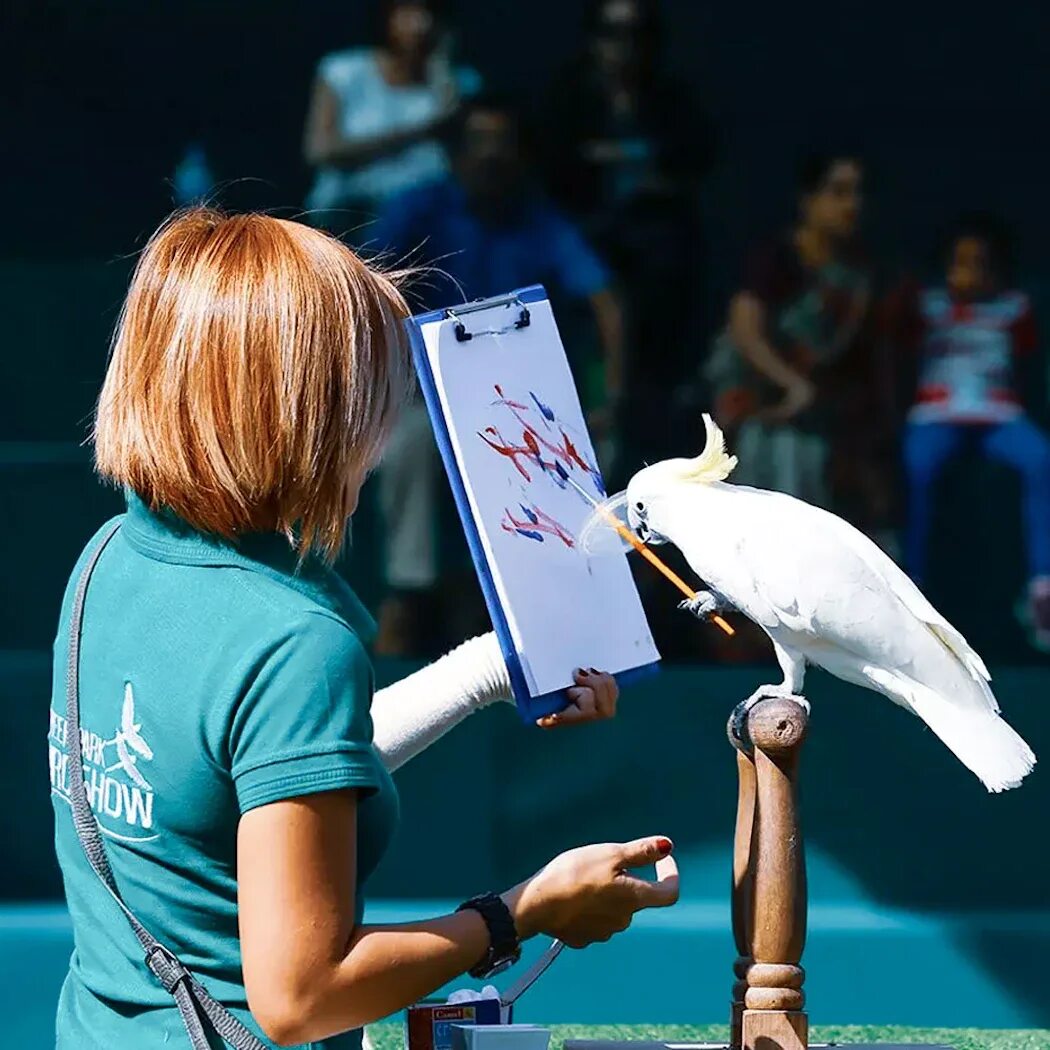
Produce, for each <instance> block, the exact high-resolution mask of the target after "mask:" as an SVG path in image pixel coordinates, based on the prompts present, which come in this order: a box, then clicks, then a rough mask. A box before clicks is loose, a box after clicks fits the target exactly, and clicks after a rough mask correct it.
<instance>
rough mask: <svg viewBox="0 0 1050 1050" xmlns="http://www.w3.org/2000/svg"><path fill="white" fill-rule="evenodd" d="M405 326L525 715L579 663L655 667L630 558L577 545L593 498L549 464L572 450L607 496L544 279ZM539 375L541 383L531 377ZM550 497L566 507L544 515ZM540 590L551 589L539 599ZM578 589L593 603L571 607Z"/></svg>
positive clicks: (571, 458)
mask: <svg viewBox="0 0 1050 1050" xmlns="http://www.w3.org/2000/svg"><path fill="white" fill-rule="evenodd" d="M405 327H406V329H407V332H408V335H409V339H410V343H411V347H412V355H413V360H414V363H415V368H416V373H417V376H418V379H419V386H420V390H421V393H422V395H423V399H424V402H425V404H426V407H427V412H428V414H429V416H430V420H431V424H432V427H433V430H434V436H435V440H436V443H437V447H438V450H439V452H440V455H441V459H442V462H443V464H444V466H445V472H446V474H447V475H448V479H449V483H450V485H451V488H452V494H453V497H454V499H455V503H456V509H457V512H458V514H459V518H460V521H461V522H462V525H463V530H464V533H465V535H466V539H467V545H468V548H469V550H470V554H471V558H472V559H473V562H474V567H475V570H476V572H477V576H478V580H479V583H480V585H481V590H482V593H483V595H484V597H485V604H486V606H487V608H488V611H489V615H490V616H491V618H492V624H493V629H494V630H495V633H496V636H497V638H498V639H499V644H500V648H501V650H502V653H503V658H504V660H505V662H506V665H507V669H508V671H509V674H510V680H511V685H512V688H513V691H514V699H515V702H516V705H517V708H518V712H519V714H520V716H521V717H522V719H523V721H525V722H528V723H534V722H535V721H536V719H538V718H541V717H542V716H544V715H547V714H552V713H554V712H557V711H561V710H564V708H565V707H567V706H568V703H569V702H568V699H567V697H566V696H565V689H566V688H568V687H570V686H572V685H573V684H574V682H573V679H572V672H573V670H574V668H575V667H578V666H581V665H583V666H586V667H597V668H598V669H599V670H603V671H608V672H610V673H612V674H614V675H615V677H616V679H617V681H618V683H619V684H620V685H625V684H628V683H629V682H630V681H633V680H634V679H636V678H638V677H640V676H642V675H647V674H651V673H653V672H655V671H656V670H657V669H658V664H659V659H660V654H659V652H658V651H657V649H656V646H655V643H654V642H653V639H652V634H651V632H650V630H649V626H648V623H647V621H646V618H645V613H644V611H643V609H642V605H641V600H640V598H639V596H638V592H637V589H636V587H635V585H634V580H633V577H632V576H631V573H630V568H629V566H628V564H627V561H626V556H624V557H622V558H608V557H603V558H600V559H592V558H588V556H587V555H585V554H584V553H583V552H582V551H581V550H580V549H579V547H578V546H577V545H576V544H575V542H574V540H575V531H576V530H578V527H579V525H580V524H582V521H583V520H585V518H586V517H587V516H588V515H589V513H590V510H591V508H590V506H589V505H587V504H586V503H584V502H583V501H582V500H581V498H580V495H579V493H578V491H577V492H573V490H572V489H571V488H569V487H568V486H565V485H564V484H563V483H561V484H559V482H558V481H557V480H556V475H555V472H554V471H553V470H552V469H551V467H552V464H553V462H554V461H555V460H560V461H563V462H564V463H565V464H567V467H568V469H571V470H572V471H574V472H575V474H576V475H577V476H578V477H579V478H581V479H583V481H584V482H585V483H586V484H589V485H591V486H593V490H594V495H595V497H596V498H600V497H601V496H602V495H604V481H603V479H602V477H601V473H600V471H599V470H598V467H597V462H596V460H595V458H594V450H593V447H592V446H591V441H590V437H589V435H588V434H587V432H586V426H585V424H584V422H583V414H582V409H581V407H580V403H579V396H578V394H577V392H576V387H575V383H574V382H573V379H572V374H571V372H570V370H569V365H568V361H567V359H566V357H565V351H564V348H563V346H562V343H561V338H560V335H559V334H558V330H557V324H556V323H555V321H554V316H553V312H552V310H551V306H550V303H549V301H548V298H547V294H546V292H545V290H544V289H543V287H542V286H541V285H532V286H530V287H527V288H522V289H518V290H516V291H513V292H510V293H508V294H506V295H501V296H495V297H493V298H490V299H482V300H477V301H475V302H472V303H465V304H460V305H456V306H452V307H448V308H444V309H440V310H432V311H429V312H427V313H423V314H419V315H416V316H413V317H410V318H408V319H406V321H405ZM504 367H505V368H506V371H507V372H508V373H509V375H507V377H506V380H505V381H500V380H501V379H502V378H503V375H504V373H503V371H502V369H503V368H504ZM497 373H498V374H497ZM537 378H538V379H539V380H542V385H543V390H542V391H538V390H535V389H531V388H530V387H531V386H532V385H535V384H534V383H533V382H532V381H533V380H537ZM527 380H528V381H527ZM468 464H469V466H470V468H471V469H470V470H467V469H466V466H467V465H468ZM578 488H579V485H577V489H578ZM551 505H553V509H555V510H556V511H557V513H547V511H548V510H551V509H552V507H551ZM545 508H546V509H545ZM497 517H498V521H497ZM526 576H527V578H526ZM572 580H575V581H577V582H576V584H572V586H574V587H575V588H576V590H575V591H574V592H571V593H570V592H568V591H566V590H565V588H564V584H565V581H572ZM530 588H533V589H542V591H543V593H542V594H540V595H538V596H537V597H536V601H535V602H533V599H532V598H531V597H530V595H529V590H530ZM581 591H583V592H585V596H584V597H583V598H582V601H583V602H586V601H588V600H591V601H593V602H594V603H595V606H594V607H592V608H576V607H575V603H576V602H577V596H578V595H579V593H580V592H581ZM544 602H546V603H548V605H547V607H546V609H543V608H539V606H541V605H542V604H543V603H544ZM544 616H545V618H546V621H547V622H546V631H547V633H546V634H544V628H543V626H542V625H541V624H540V623H539V621H540V619H542V618H543V617H544ZM555 622H556V623H557V624H558V631H557V632H551V631H550V624H551V623H555ZM570 652H571V654H572V655H571V656H570V655H568V654H569V653H570ZM530 653H531V657H530ZM589 654H596V655H593V657H592V656H591V655H589ZM557 661H560V662H557ZM562 663H564V667H562Z"/></svg>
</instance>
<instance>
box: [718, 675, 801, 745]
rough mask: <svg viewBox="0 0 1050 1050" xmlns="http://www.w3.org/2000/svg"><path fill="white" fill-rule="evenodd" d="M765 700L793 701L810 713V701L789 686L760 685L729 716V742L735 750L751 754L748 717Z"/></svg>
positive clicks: (727, 727)
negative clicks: (792, 690) (746, 729)
mask: <svg viewBox="0 0 1050 1050" xmlns="http://www.w3.org/2000/svg"><path fill="white" fill-rule="evenodd" d="M763 700H793V701H794V702H795V703H796V704H798V705H799V707H801V708H802V710H803V711H805V712H806V714H807V715H808V714H809V712H810V703H809V701H808V700H807V699H806V698H805V697H804V696H799V695H798V694H797V693H792V692H791V691H790V690H789V689H788V688H787V686H785V685H760V686H759V687H758V688H757V689H756V690H755V691H754V692H753V693H752V694H751V695H750V696H749V697H748V698H747V699H746V700H741V701H740V703H739V704H737V705H736V707H734V708H733V713H732V714H731V715H730V716H729V724H728V726H726V729H727V731H728V733H729V741H730V743H731V744H732V745H733V746H734V747H735V748H738V749H739V750H741V751H748V752H750V750H751V743H750V741H749V740H748V738H747V734H746V732H745V728H746V726H747V716H748V713H749V712H750V710H751V708H753V707H754V706H755V705H756V704H758V703H761V701H763Z"/></svg>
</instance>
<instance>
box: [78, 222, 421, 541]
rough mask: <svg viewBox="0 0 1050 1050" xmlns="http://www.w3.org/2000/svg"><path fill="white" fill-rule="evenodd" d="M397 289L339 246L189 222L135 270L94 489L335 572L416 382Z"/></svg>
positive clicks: (324, 239) (116, 345)
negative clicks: (312, 555)
mask: <svg viewBox="0 0 1050 1050" xmlns="http://www.w3.org/2000/svg"><path fill="white" fill-rule="evenodd" d="M407 313H408V310H407V307H406V305H405V301H404V299H403V298H402V296H401V294H400V292H399V291H398V289H397V286H396V284H395V281H394V279H393V278H392V277H390V276H386V275H384V274H382V273H380V272H378V271H377V270H375V269H372V268H371V267H369V266H368V265H367V264H366V263H365V262H363V261H362V260H361V259H360V258H358V256H356V255H355V254H354V253H353V252H352V251H351V250H350V249H349V248H347V247H346V246H345V245H343V244H341V243H340V242H339V241H337V240H336V239H335V238H333V237H330V236H329V235H327V234H325V233H322V232H321V231H319V230H316V229H313V228H311V227H308V226H304V225H302V224H300V223H296V222H289V221H287V220H284V219H275V218H272V217H270V216H267V215H258V214H248V215H229V216H227V215H223V214H221V213H219V212H216V211H213V210H211V209H207V208H197V209H194V210H192V211H188V212H184V213H182V214H179V215H176V216H174V217H173V218H172V219H170V220H169V221H168V222H166V223H165V224H164V225H163V226H162V227H161V228H160V229H159V230H158V231H157V232H156V233H155V234H154V236H153V237H152V238H151V240H150V242H149V244H148V245H147V246H146V249H145V251H144V252H143V253H142V256H141V258H140V259H139V262H138V265H137V267H136V268H135V274H134V276H133V278H132V281H131V287H130V289H129V291H128V296H127V299H126V301H125V303H124V307H123V310H122V312H121V316H120V321H119V323H118V325H117V330H116V333H115V335H114V340H113V348H112V355H111V358H110V363H109V368H108V371H107V374H106V379H105V383H104V384H103V387H102V393H101V396H100V398H99V404H98V413H97V418H96V423H95V432H94V439H95V458H96V464H97V469H98V471H99V473H100V474H101V475H102V476H104V477H106V478H108V479H110V480H112V481H114V482H116V483H118V484H121V485H124V486H129V487H131V488H132V489H134V490H135V491H136V492H137V493H138V494H139V495H140V496H141V497H142V498H143V499H144V500H145V501H146V502H147V503H148V504H150V505H151V506H152V507H154V508H160V507H164V508H167V509H169V510H171V511H173V512H174V513H176V514H177V515H178V516H179V517H181V518H183V519H184V520H185V521H187V522H188V523H190V524H191V525H193V526H194V527H196V528H198V529H200V530H201V531H203V532H207V533H211V534H214V535H217V536H222V537H225V538H227V539H235V538H236V537H237V536H239V535H241V534H243V533H247V532H272V531H278V532H282V533H284V534H285V535H286V536H287V537H288V539H289V542H291V543H292V544H293V545H294V546H295V547H296V548H297V549H298V550H299V551H300V553H302V554H304V555H305V554H307V553H309V552H316V553H319V554H321V555H322V556H324V557H325V558H328V559H332V558H334V557H335V555H336V554H337V553H338V551H339V548H340V546H341V544H342V539H343V536H344V534H345V528H346V518H347V514H348V510H349V507H350V499H349V497H350V495H351V494H352V493H353V492H356V487H357V486H358V485H359V484H360V482H361V481H362V480H363V479H364V477H365V475H366V474H367V472H368V470H369V469H370V468H371V467H372V466H373V465H374V463H375V461H376V458H377V456H378V454H379V450H380V448H381V446H382V443H383V440H384V438H385V435H386V433H387V430H388V429H389V426H390V423H391V421H392V417H393V415H394V413H395V411H396V408H397V406H398V404H399V402H400V400H401V399H402V397H403V396H404V395H405V392H406V390H407V388H408V383H409V375H410V367H409V361H408V352H407V347H406V342H405V336H404V333H403V329H402V325H401V321H402V320H403V318H404V317H405V316H406V315H407Z"/></svg>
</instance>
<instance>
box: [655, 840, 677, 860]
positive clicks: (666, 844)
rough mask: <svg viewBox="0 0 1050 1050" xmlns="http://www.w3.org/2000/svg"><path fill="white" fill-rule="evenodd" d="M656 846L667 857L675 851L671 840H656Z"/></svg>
mask: <svg viewBox="0 0 1050 1050" xmlns="http://www.w3.org/2000/svg"><path fill="white" fill-rule="evenodd" d="M656 845H657V848H658V849H659V850H660V852H661V853H662V854H663V855H664V856H665V857H666V856H667V854H668V853H670V852H671V850H673V849H674V843H673V842H672V841H671V840H670V839H665V838H659V839H657V840H656Z"/></svg>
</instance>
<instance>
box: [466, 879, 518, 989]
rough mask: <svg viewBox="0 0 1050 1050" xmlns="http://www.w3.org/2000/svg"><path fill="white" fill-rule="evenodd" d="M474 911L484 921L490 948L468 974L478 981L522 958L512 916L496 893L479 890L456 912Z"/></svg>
mask: <svg viewBox="0 0 1050 1050" xmlns="http://www.w3.org/2000/svg"><path fill="white" fill-rule="evenodd" d="M467 910H471V911H476V912H477V913H478V914H479V915H480V916H481V917H482V918H483V919H484V920H485V925H486V926H487V927H488V931H489V950H488V951H487V952H486V953H485V957H484V958H483V959H482V960H481V962H479V963H478V965H477V966H475V967H474V968H473V969H472V970H471V971H470V976H471V977H474V978H476V979H478V980H483V979H484V978H486V977H490V976H491V975H492V974H494V973H498V972H499V971H500V970H502V969H504V968H505V967H507V966H509V965H510V964H511V963H515V962H517V961H518V959H519V958H520V957H521V941H520V940H519V939H518V929H517V927H516V926H515V925H514V916H513V915H511V913H510V909H509V908H508V907H507V905H506V904H505V903H504V902H503V898H502V897H499V896H498V895H497V894H495V893H482V894H480V895H479V896H477V897H471V898H470V900H469V901H464V902H463V903H462V904H461V905H460V906H459V907H458V908H457V909H456V911H467Z"/></svg>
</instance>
